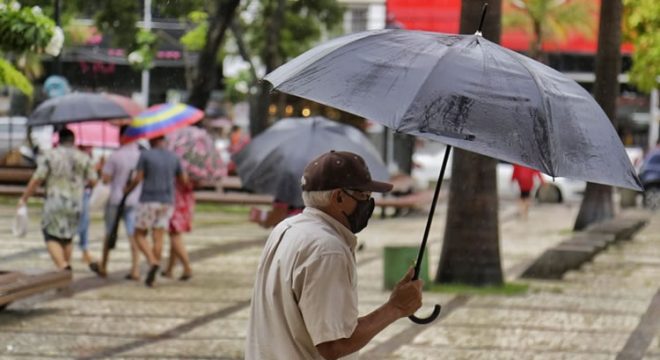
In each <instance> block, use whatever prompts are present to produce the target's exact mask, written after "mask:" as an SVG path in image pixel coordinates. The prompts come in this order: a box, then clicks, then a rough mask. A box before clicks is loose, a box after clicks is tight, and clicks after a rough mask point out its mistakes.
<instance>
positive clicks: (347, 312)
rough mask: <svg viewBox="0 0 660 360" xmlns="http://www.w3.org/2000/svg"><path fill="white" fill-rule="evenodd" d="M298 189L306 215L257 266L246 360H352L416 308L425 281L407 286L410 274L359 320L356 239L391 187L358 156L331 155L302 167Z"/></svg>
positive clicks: (282, 227)
mask: <svg viewBox="0 0 660 360" xmlns="http://www.w3.org/2000/svg"><path fill="white" fill-rule="evenodd" d="M302 189H303V201H304V203H305V205H306V208H305V210H304V211H303V213H302V214H299V215H297V216H294V217H291V218H288V219H286V220H284V221H282V222H281V223H280V224H278V225H277V226H276V227H275V229H273V232H272V233H271V234H270V237H269V238H268V241H267V242H266V245H265V247H264V250H263V253H262V255H261V259H260V261H259V268H258V270H257V278H256V281H255V285H254V291H253V295H252V308H251V312H250V321H249V327H248V334H247V342H246V348H245V358H246V359H248V360H252V359H262V360H263V359H324V358H325V359H337V358H339V357H345V356H348V355H351V354H353V357H357V351H358V350H360V349H361V348H362V347H364V346H365V345H366V344H367V343H368V342H369V341H370V340H371V339H372V338H373V337H374V336H375V335H376V334H378V333H379V332H381V331H382V330H383V329H385V328H386V327H387V326H388V325H390V324H391V323H393V322H394V321H396V320H397V319H399V318H401V317H404V316H408V315H411V314H413V313H414V312H415V311H416V310H417V309H418V308H419V307H420V306H421V299H422V292H421V289H422V281H421V280H416V281H411V279H412V277H413V271H414V270H413V269H412V268H411V269H410V270H409V271H408V274H406V275H405V276H404V278H403V279H401V281H400V282H399V284H398V285H397V286H396V287H395V289H394V290H393V291H392V293H391V295H390V298H389V300H388V301H387V302H385V304H383V305H382V306H380V307H379V308H378V309H376V310H374V311H373V312H371V313H369V314H368V315H366V316H362V317H359V316H358V301H357V273H356V270H357V266H356V262H355V246H356V244H357V238H356V236H355V234H356V233H358V232H360V231H361V230H362V229H364V228H365V227H366V226H367V222H368V220H369V217H370V216H371V214H372V212H373V210H374V206H375V205H374V200H373V198H371V192H386V191H389V190H391V189H392V185H390V184H387V183H382V182H377V181H373V180H372V179H371V175H370V173H369V169H368V168H367V165H366V163H365V162H364V160H363V159H362V158H361V157H360V156H358V155H356V154H353V153H350V152H335V151H331V152H329V153H326V154H323V155H321V156H320V157H318V158H316V159H315V160H312V162H310V163H309V164H308V165H307V167H306V168H305V170H304V174H303V178H302Z"/></svg>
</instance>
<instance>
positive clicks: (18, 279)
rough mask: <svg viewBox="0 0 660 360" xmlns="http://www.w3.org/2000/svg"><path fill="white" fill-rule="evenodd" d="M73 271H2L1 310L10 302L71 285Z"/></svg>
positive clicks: (0, 285)
mask: <svg viewBox="0 0 660 360" xmlns="http://www.w3.org/2000/svg"><path fill="white" fill-rule="evenodd" d="M71 277H72V276H71V271H20V272H19V271H0V310H2V309H4V308H5V307H6V306H7V305H9V303H11V302H13V301H16V300H20V299H22V298H25V297H28V296H31V295H34V294H38V293H41V292H44V291H47V290H51V289H58V288H62V287H65V286H67V285H69V283H70V282H71Z"/></svg>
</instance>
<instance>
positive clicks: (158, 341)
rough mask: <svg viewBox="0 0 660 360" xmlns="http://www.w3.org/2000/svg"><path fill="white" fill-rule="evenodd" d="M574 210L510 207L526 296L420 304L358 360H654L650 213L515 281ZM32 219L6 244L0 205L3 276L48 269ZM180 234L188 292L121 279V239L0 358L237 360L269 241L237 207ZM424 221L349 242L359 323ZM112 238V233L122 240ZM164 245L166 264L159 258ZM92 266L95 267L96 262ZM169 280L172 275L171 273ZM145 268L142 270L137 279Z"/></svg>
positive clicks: (7, 340)
mask: <svg viewBox="0 0 660 360" xmlns="http://www.w3.org/2000/svg"><path fill="white" fill-rule="evenodd" d="M578 207H579V203H570V204H557V205H549V204H534V206H532V208H531V212H530V216H529V219H528V220H526V221H524V220H520V219H519V218H517V217H516V215H515V209H516V208H515V202H510V201H503V202H502V204H501V208H500V218H501V221H500V244H501V245H500V247H501V253H502V267H503V269H504V271H505V275H506V278H507V280H508V281H515V282H516V283H525V284H529V290H528V291H527V293H526V294H524V295H516V296H504V295H470V296H467V295H458V296H457V295H455V294H451V293H434V292H425V294H424V306H423V307H422V309H421V310H420V311H419V313H418V315H422V316H425V315H426V313H425V312H429V311H430V310H431V307H432V305H433V304H435V303H439V304H442V305H443V312H442V314H441V317H440V318H439V320H437V321H436V322H434V323H433V324H431V325H428V326H420V325H415V324H413V323H411V322H410V321H409V320H408V319H401V320H399V321H398V322H396V323H395V324H393V325H392V326H390V327H389V328H388V329H387V330H386V331H384V332H383V333H381V334H379V335H378V336H377V337H376V338H375V339H374V340H373V341H372V342H371V343H370V344H369V345H368V346H367V347H365V348H364V349H363V350H362V351H361V356H360V358H361V359H440V358H445V359H514V358H515V359H532V358H533V359H614V358H617V356H619V358H621V359H642V358H644V359H660V345H659V340H658V334H657V330H658V323H659V320H660V292H658V291H659V289H660V276H658V275H659V274H660V214H657V213H656V214H650V213H645V212H643V211H642V210H640V209H636V210H627V211H625V212H623V213H621V214H619V215H620V216H647V217H649V219H650V221H649V224H648V225H647V226H646V227H644V228H643V229H642V231H641V232H640V233H638V234H637V235H636V236H635V238H634V240H633V241H629V242H622V243H617V244H615V245H613V246H611V247H609V248H608V249H607V250H605V251H603V252H602V253H600V254H599V255H598V256H597V257H596V258H595V260H594V261H593V262H592V263H589V264H586V265H585V266H583V268H582V269H581V270H579V271H574V272H570V273H568V274H567V275H566V276H565V278H564V279H562V280H560V281H529V280H524V281H523V280H520V279H517V277H518V275H519V274H520V273H521V272H522V271H523V270H524V269H525V268H526V265H528V264H529V263H530V262H531V261H533V260H534V259H535V258H536V257H538V256H539V255H540V254H541V253H542V252H543V251H544V250H545V249H547V248H549V247H551V246H554V245H555V244H558V243H559V242H561V241H562V240H564V239H566V238H568V237H569V236H570V229H571V227H572V225H573V222H574V220H575V216H576V214H577V210H578ZM38 209H39V208H38V207H31V208H30V227H29V232H28V235H27V237H25V238H15V237H13V236H12V235H11V230H10V229H11V219H12V216H13V212H14V207H13V205H12V203H11V201H5V202H3V205H0V215H1V216H0V231H1V232H2V233H4V234H5V235H4V236H3V239H2V244H3V246H2V248H1V249H0V268H1V270H14V271H17V270H27V269H43V270H49V269H51V268H52V264H51V261H50V259H49V257H48V254H47V252H46V251H45V247H44V243H43V239H42V236H41V234H40V232H39V225H38V219H39V216H38V211H39V210H38ZM445 215H446V204H445V203H440V204H439V207H438V209H437V212H436V218H435V221H434V224H433V229H432V232H431V236H430V238H429V244H430V248H429V255H430V259H429V260H430V265H431V269H430V275H431V276H432V275H433V274H434V273H435V266H436V265H437V262H438V258H439V255H440V249H441V242H442V236H443V232H444V231H443V223H444V219H445ZM195 216H196V217H195V227H194V230H193V232H192V233H190V234H186V235H184V241H185V242H186V244H187V247H188V250H189V252H190V255H191V260H192V264H193V271H194V276H193V278H192V279H191V280H190V281H187V282H182V281H178V280H170V279H164V278H162V277H158V279H157V281H156V284H155V287H154V288H153V289H150V288H147V287H145V286H144V283H143V282H139V283H138V282H132V281H128V280H124V279H123V278H124V275H125V274H126V273H127V271H128V267H129V259H130V256H129V252H128V244H127V241H126V238H125V236H124V235H123V232H120V237H119V239H120V240H119V241H118V245H117V249H115V250H114V251H113V252H112V253H111V259H110V268H109V272H110V275H109V277H108V278H107V279H101V278H97V277H96V276H95V275H94V274H93V273H91V272H90V271H89V270H88V269H87V268H86V266H85V265H84V264H83V263H82V261H81V260H80V252H79V250H78V249H77V248H76V249H74V261H73V268H74V281H73V283H72V285H71V286H70V288H69V289H65V290H60V291H50V292H47V293H44V294H41V295H37V296H34V297H31V298H28V299H25V300H21V301H18V302H16V303H13V304H11V305H10V306H9V307H8V308H7V309H5V310H4V311H3V312H0V358H1V359H44V358H47V359H64V358H66V359H68V358H77V359H101V358H126V359H147V358H150V359H153V358H172V359H207V358H209V359H210V358H214V359H217V358H221V359H240V358H242V354H243V342H244V338H245V332H246V323H247V317H248V313H249V301H250V295H251V291H252V281H253V277H254V274H255V271H256V266H257V262H258V259H259V255H260V251H261V246H262V244H263V242H264V240H265V238H266V237H267V235H268V231H267V230H264V229H261V228H259V227H258V226H256V225H255V224H253V223H249V222H248V221H247V208H241V207H231V208H224V209H223V210H218V208H216V209H211V208H210V207H208V206H207V207H204V208H201V209H200V211H198V212H197V213H196V215H195ZM425 222H426V217H425V215H424V214H410V215H408V216H405V217H399V218H388V219H380V218H379V217H377V216H374V218H373V219H372V220H371V222H370V225H369V227H368V228H367V229H366V230H365V231H364V232H363V233H361V234H360V236H359V239H360V242H361V243H363V244H364V249H363V250H362V251H360V252H358V255H357V260H358V272H359V294H360V297H359V299H360V300H359V301H360V307H361V309H360V312H361V314H366V313H367V312H369V311H371V310H373V309H374V308H376V307H377V306H379V305H380V304H382V303H383V302H384V301H385V300H386V299H387V297H388V294H389V292H387V291H385V290H383V257H382V254H383V247H385V246H388V245H411V246H414V244H417V243H418V242H419V240H420V239H421V236H422V233H423V229H424V224H425ZM122 231H123V228H122ZM91 236H92V237H91V239H92V244H91V245H92V249H93V250H94V251H95V254H99V253H100V251H99V249H100V247H101V236H102V228H101V221H100V214H95V215H94V216H93V222H92V227H91ZM167 253H168V247H167V246H166V247H165V249H164V251H163V257H164V258H165V257H166V255H167ZM97 256H98V255H97ZM179 271H180V267H179V268H177V273H176V275H178V274H179ZM145 272H146V264H143V275H142V279H144V276H145Z"/></svg>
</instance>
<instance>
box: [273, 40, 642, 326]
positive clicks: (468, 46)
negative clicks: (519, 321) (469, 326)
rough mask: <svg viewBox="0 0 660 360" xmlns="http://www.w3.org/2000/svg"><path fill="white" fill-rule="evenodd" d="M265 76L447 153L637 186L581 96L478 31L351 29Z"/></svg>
mask: <svg viewBox="0 0 660 360" xmlns="http://www.w3.org/2000/svg"><path fill="white" fill-rule="evenodd" d="M265 79H266V80H267V81H269V82H271V83H272V84H273V86H274V87H275V88H276V89H278V90H280V91H283V92H286V93H290V94H293V95H296V96H299V97H303V98H306V99H310V100H314V101H317V102H319V103H323V104H326V105H330V106H333V107H336V108H339V109H342V110H345V111H348V112H351V113H354V114H357V115H360V116H364V117H366V118H368V119H371V120H375V121H378V122H380V123H382V124H383V125H385V126H388V127H390V128H392V129H394V130H396V131H398V132H404V133H408V134H412V135H417V136H422V137H426V138H430V139H433V140H437V141H441V142H443V143H445V144H448V150H449V148H450V147H451V146H457V147H460V148H463V149H466V150H470V151H474V152H476V153H480V154H484V155H488V156H491V157H495V158H499V159H502V160H505V161H508V162H512V163H518V164H522V165H525V166H528V167H531V168H534V169H538V170H540V171H542V172H544V173H546V174H548V175H551V176H565V177H572V178H578V179H582V180H587V181H591V182H595V183H601V184H608V185H615V186H621V187H626V188H631V189H636V190H639V189H641V186H640V182H639V179H638V178H637V176H636V173H635V170H634V168H633V167H632V165H631V164H630V161H629V159H628V157H627V155H626V152H625V151H624V148H623V145H622V144H621V141H620V139H619V137H618V135H617V133H616V131H615V130H614V128H613V126H612V124H611V122H610V120H609V119H608V118H607V116H606V115H605V113H604V112H603V110H602V109H601V108H600V106H599V105H598V104H597V103H596V101H595V100H594V99H593V98H592V97H591V95H590V94H589V93H587V92H586V91H585V90H584V89H583V88H582V87H581V86H580V85H579V84H577V83H576V82H575V81H573V80H571V79H569V78H568V77H566V76H565V75H563V74H561V73H559V72H557V71H555V70H553V69H551V68H550V67H547V66H545V65H543V64H541V63H539V62H536V61H534V60H532V59H530V58H527V57H525V56H523V55H520V54H518V53H515V52H513V51H511V50H508V49H505V48H503V47H501V46H499V45H497V44H495V43H493V42H490V41H488V40H486V39H484V38H483V37H482V36H481V34H480V33H479V32H477V33H476V34H475V35H447V34H439V33H431V32H422V31H407V30H397V29H387V30H377V31H367V32H361V33H356V34H351V35H347V36H344V37H340V38H337V39H335V40H331V41H329V42H326V43H324V44H321V45H319V46H317V47H315V48H313V49H311V50H309V51H307V52H306V53H304V54H302V55H300V56H298V57H297V58H295V59H293V60H292V61H290V62H288V63H286V64H284V65H283V66H281V67H280V68H278V69H276V70H275V71H273V72H272V73H270V74H268V75H267V76H266V78H265ZM448 155H449V151H446V152H445V162H444V163H443V166H442V170H441V174H440V177H439V179H441V178H442V173H443V172H444V169H445V165H446V160H447V158H448ZM437 184H438V186H437V187H436V192H435V197H434V200H433V204H432V206H431V212H430V213H429V218H428V221H427V226H426V231H425V233H424V238H423V240H422V244H421V246H420V250H419V254H418V258H417V264H416V269H415V270H416V271H415V277H417V276H418V273H419V266H420V265H421V259H422V256H423V252H424V248H425V246H426V241H427V238H428V232H429V228H430V224H431V220H432V217H433V210H434V209H435V203H436V201H437V194H438V191H439V186H440V184H441V181H438V183H437ZM439 310H440V308H439V306H437V305H436V308H435V309H434V314H433V315H432V316H431V317H429V318H428V319H419V318H417V317H415V316H412V317H411V320H413V321H415V322H417V323H426V322H430V321H432V320H433V319H434V318H435V317H436V316H437V315H438V313H439Z"/></svg>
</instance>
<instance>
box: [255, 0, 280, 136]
mask: <svg viewBox="0 0 660 360" xmlns="http://www.w3.org/2000/svg"><path fill="white" fill-rule="evenodd" d="M273 2H274V9H272V11H269V13H267V14H266V15H267V16H266V17H265V18H266V19H269V21H268V22H267V23H266V24H265V25H266V26H265V30H264V31H266V38H267V40H266V51H265V54H264V55H263V57H262V58H263V60H264V63H265V65H266V74H268V73H270V72H271V71H273V70H275V69H276V68H277V67H278V66H280V65H282V56H281V54H280V51H279V46H278V44H279V43H280V32H281V30H282V26H283V25H284V14H285V11H286V0H271V1H269V2H268V5H272V4H273ZM268 5H267V6H268ZM269 105H270V84H268V83H267V82H265V81H262V82H261V83H260V84H259V87H258V91H257V94H255V96H254V97H253V99H252V101H251V104H250V108H251V109H250V134H251V135H252V137H254V136H256V135H258V134H260V133H261V132H262V131H264V130H266V128H267V127H268V106H269Z"/></svg>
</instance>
